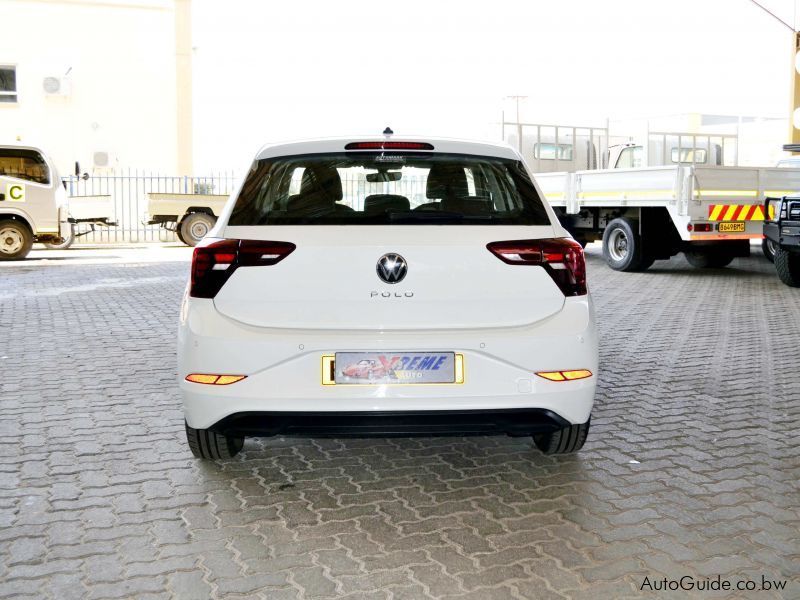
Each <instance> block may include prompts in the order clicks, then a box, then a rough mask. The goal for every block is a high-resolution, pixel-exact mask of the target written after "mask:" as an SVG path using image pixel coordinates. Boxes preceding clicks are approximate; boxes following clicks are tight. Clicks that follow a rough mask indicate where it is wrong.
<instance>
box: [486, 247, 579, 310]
mask: <svg viewBox="0 0 800 600" xmlns="http://www.w3.org/2000/svg"><path fill="white" fill-rule="evenodd" d="M486 248H487V249H488V250H489V251H490V252H491V253H492V254H494V255H495V256H497V258H499V259H500V260H502V261H503V262H504V263H508V264H509V265H528V266H539V267H543V268H544V269H545V270H546V271H547V272H548V274H549V275H550V277H552V278H553V281H554V282H555V283H556V285H557V286H558V287H559V289H560V290H561V291H562V292H563V293H564V295H565V296H583V295H584V294H586V259H585V258H584V255H583V248H581V245H580V244H579V243H578V242H576V241H575V240H573V239H570V238H552V239H544V240H513V241H508V242H492V243H490V244H487V245H486Z"/></svg>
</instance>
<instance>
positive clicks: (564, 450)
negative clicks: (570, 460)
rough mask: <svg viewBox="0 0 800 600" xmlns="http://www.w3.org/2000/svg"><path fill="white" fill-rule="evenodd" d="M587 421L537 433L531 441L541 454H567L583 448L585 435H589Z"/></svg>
mask: <svg viewBox="0 0 800 600" xmlns="http://www.w3.org/2000/svg"><path fill="white" fill-rule="evenodd" d="M590 422H591V419H589V421H586V423H579V424H578V425H569V426H568V427H564V428H562V429H556V430H555V431H551V432H550V433H537V434H536V435H534V436H533V443H534V444H536V447H537V448H539V450H541V451H542V453H543V454H569V453H570V452H577V451H578V450H580V449H581V448H583V444H584V443H585V442H586V436H587V435H589V423H590Z"/></svg>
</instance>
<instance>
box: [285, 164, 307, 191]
mask: <svg viewBox="0 0 800 600" xmlns="http://www.w3.org/2000/svg"><path fill="white" fill-rule="evenodd" d="M305 170H306V169H305V167H297V168H296V169H294V170H293V171H292V179H291V180H290V183H289V195H290V196H294V195H295V194H299V193H300V184H301V183H302V181H303V171H305Z"/></svg>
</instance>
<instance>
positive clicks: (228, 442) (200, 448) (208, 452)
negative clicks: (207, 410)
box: [184, 422, 244, 460]
mask: <svg viewBox="0 0 800 600" xmlns="http://www.w3.org/2000/svg"><path fill="white" fill-rule="evenodd" d="M184 425H186V441H187V442H189V448H190V449H191V451H192V454H194V456H195V458H204V459H209V460H221V459H226V458H233V457H234V456H236V455H237V454H239V451H240V450H241V449H242V446H244V438H243V437H236V436H232V435H223V434H221V433H217V432H215V431H212V430H210V429H194V428H193V427H189V424H188V423H185V422H184Z"/></svg>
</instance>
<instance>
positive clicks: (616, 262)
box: [603, 218, 655, 272]
mask: <svg viewBox="0 0 800 600" xmlns="http://www.w3.org/2000/svg"><path fill="white" fill-rule="evenodd" d="M638 230H639V223H638V222H637V221H633V220H630V219H625V218H617V219H614V220H613V221H611V222H610V223H609V224H608V225H607V226H606V229H605V231H603V258H605V260H606V264H608V266H609V267H611V268H612V269H614V270H615V271H628V272H630V271H645V270H647V269H648V268H649V267H650V266H651V265H652V264H653V262H654V261H655V259H654V258H653V257H651V256H649V255H647V254H645V252H644V247H643V245H642V238H641V237H640V236H639V231H638Z"/></svg>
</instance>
